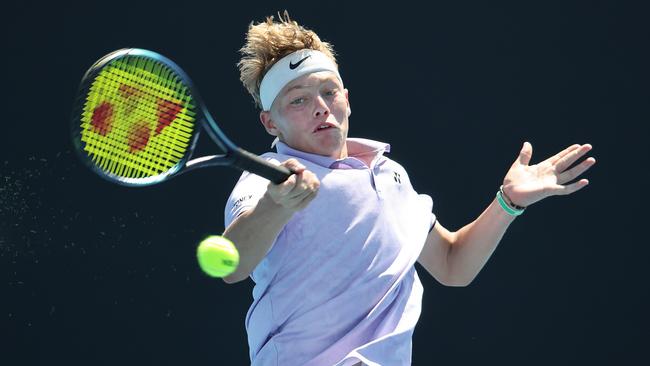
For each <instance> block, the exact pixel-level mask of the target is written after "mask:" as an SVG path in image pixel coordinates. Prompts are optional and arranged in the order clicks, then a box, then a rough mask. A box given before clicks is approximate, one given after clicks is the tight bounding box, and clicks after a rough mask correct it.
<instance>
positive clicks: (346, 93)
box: [343, 89, 352, 117]
mask: <svg viewBox="0 0 650 366" xmlns="http://www.w3.org/2000/svg"><path fill="white" fill-rule="evenodd" d="M343 90H344V91H345V100H346V101H347V102H348V117H350V115H351V114H352V108H350V93H349V92H348V90H347V89H343Z"/></svg>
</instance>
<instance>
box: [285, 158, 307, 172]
mask: <svg viewBox="0 0 650 366" xmlns="http://www.w3.org/2000/svg"><path fill="white" fill-rule="evenodd" d="M282 165H284V166H285V167H287V168H288V169H289V170H291V171H292V172H293V173H295V174H300V173H302V172H303V171H304V170H305V169H306V167H305V166H304V165H302V164H300V162H299V161H298V160H296V159H293V158H292V159H289V160H287V161H285V162H284V163H282Z"/></svg>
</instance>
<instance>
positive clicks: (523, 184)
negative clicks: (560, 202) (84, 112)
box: [418, 143, 596, 286]
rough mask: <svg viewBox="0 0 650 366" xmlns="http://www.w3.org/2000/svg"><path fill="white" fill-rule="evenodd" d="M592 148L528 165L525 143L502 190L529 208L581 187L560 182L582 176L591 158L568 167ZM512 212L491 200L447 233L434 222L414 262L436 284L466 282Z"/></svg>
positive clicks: (579, 148)
mask: <svg viewBox="0 0 650 366" xmlns="http://www.w3.org/2000/svg"><path fill="white" fill-rule="evenodd" d="M589 150H591V145H588V144H587V145H582V146H581V145H572V146H570V147H568V148H566V149H565V150H563V151H561V152H559V153H558V154H556V155H554V156H552V157H550V158H548V159H546V160H544V161H543V162H541V163H539V164H537V165H532V166H529V165H528V163H529V162H530V159H531V156H532V146H531V145H530V144H529V143H524V146H523V148H522V150H521V152H520V154H519V157H518V158H517V160H516V161H515V162H514V163H513V164H512V166H511V168H510V170H509V171H508V173H507V174H506V177H505V178H504V180H503V190H504V192H505V193H506V194H507V196H508V197H509V199H511V200H512V202H511V203H513V204H516V205H518V206H529V205H531V204H533V203H535V202H537V201H539V200H542V199H544V198H546V197H549V196H553V195H567V194H571V193H573V192H576V191H577V190H579V189H581V188H583V187H585V186H586V185H587V184H588V183H589V182H588V181H587V180H586V179H581V180H579V181H577V182H574V183H571V184H567V185H563V184H565V183H567V182H569V181H571V180H573V179H574V178H576V177H578V176H579V175H581V174H582V173H583V172H585V171H586V170H587V169H589V168H590V167H591V166H593V164H595V163H596V160H595V159H594V158H588V159H585V160H584V161H583V162H582V163H580V164H578V165H576V166H575V167H573V168H571V169H567V168H568V167H569V166H571V165H572V164H573V163H574V162H576V161H577V160H578V159H579V158H580V157H582V156H583V155H584V154H586V153H587V152H588V151H589ZM514 218H515V216H512V215H510V214H508V213H507V212H506V211H505V210H504V209H503V208H501V207H500V204H499V203H498V202H497V200H496V199H494V200H493V201H492V203H490V205H489V206H488V207H487V208H486V209H485V210H484V211H483V213H481V215H480V216H479V217H478V218H477V219H476V220H474V221H472V222H471V223H469V224H467V225H465V226H463V227H462V228H461V229H460V230H458V231H456V232H450V231H448V230H447V229H445V228H444V227H443V226H442V225H441V224H440V223H439V222H438V223H436V225H435V227H434V229H433V230H432V231H431V233H429V235H428V237H427V240H426V243H425V245H424V248H423V250H422V253H421V254H420V257H419V258H418V262H419V263H420V264H422V266H423V267H424V268H425V269H426V270H427V271H428V272H429V273H430V274H431V275H432V276H433V277H434V278H436V279H437V280H438V281H439V282H440V283H442V284H444V285H447V286H467V285H468V284H469V283H471V282H472V280H473V279H474V278H475V277H476V275H478V273H479V272H480V270H481V269H482V268H483V266H484V265H485V263H486V262H487V261H488V259H489V258H490V256H491V255H492V253H493V252H494V250H495V249H496V247H497V245H498V244H499V242H500V241H501V238H502V237H503V234H504V233H505V232H506V229H507V228H508V226H509V225H510V223H512V221H514Z"/></svg>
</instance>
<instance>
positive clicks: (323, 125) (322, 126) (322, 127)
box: [314, 123, 334, 132]
mask: <svg viewBox="0 0 650 366" xmlns="http://www.w3.org/2000/svg"><path fill="white" fill-rule="evenodd" d="M331 128H334V125H333V124H331V123H321V124H320V125H318V127H316V129H315V130H314V132H320V131H325V130H329V129H331Z"/></svg>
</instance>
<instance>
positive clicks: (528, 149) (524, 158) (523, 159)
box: [517, 141, 533, 165]
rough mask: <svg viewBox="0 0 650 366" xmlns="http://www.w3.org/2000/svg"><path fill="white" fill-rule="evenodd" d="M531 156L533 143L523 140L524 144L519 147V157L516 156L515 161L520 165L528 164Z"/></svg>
mask: <svg viewBox="0 0 650 366" xmlns="http://www.w3.org/2000/svg"><path fill="white" fill-rule="evenodd" d="M532 157H533V145H531V144H530V142H528V141H526V142H524V146H523V147H522V148H521V151H520V152H519V157H518V158H517V161H518V162H519V163H520V164H522V165H528V163H530V159H531V158H532Z"/></svg>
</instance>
